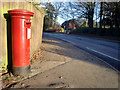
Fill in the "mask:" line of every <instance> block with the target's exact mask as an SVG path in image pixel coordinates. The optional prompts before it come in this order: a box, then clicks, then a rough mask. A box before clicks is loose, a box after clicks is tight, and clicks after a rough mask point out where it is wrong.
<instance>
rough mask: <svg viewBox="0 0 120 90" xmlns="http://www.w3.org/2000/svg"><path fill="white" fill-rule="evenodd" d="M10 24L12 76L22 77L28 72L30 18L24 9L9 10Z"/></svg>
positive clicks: (31, 13)
mask: <svg viewBox="0 0 120 90" xmlns="http://www.w3.org/2000/svg"><path fill="white" fill-rule="evenodd" d="M8 13H9V14H10V15H11V24H12V51H13V60H12V61H13V74H14V75H20V76H24V75H26V74H28V73H29V72H30V39H31V28H30V27H31V22H30V20H31V16H33V15H34V13H33V12H30V11H28V10H24V9H16V10H9V11H8Z"/></svg>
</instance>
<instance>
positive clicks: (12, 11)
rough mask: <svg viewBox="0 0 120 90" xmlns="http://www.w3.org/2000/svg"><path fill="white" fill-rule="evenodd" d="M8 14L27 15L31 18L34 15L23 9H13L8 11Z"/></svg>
mask: <svg viewBox="0 0 120 90" xmlns="http://www.w3.org/2000/svg"><path fill="white" fill-rule="evenodd" d="M8 13H9V14H11V15H19V14H20V15H21V14H22V15H29V16H33V15H34V13H33V12H31V11H28V10H25V9H14V10H9V11H8Z"/></svg>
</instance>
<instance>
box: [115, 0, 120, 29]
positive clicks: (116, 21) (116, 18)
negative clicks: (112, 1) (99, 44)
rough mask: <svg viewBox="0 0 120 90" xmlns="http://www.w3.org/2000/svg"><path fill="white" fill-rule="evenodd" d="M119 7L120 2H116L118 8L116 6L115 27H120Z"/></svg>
mask: <svg viewBox="0 0 120 90" xmlns="http://www.w3.org/2000/svg"><path fill="white" fill-rule="evenodd" d="M118 12H120V11H119V9H118V2H116V8H115V27H116V28H119V23H118V22H119V21H118V18H119V13H118Z"/></svg>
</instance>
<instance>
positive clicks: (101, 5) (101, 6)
mask: <svg viewBox="0 0 120 90" xmlns="http://www.w3.org/2000/svg"><path fill="white" fill-rule="evenodd" d="M102 14H103V2H101V3H100V29H101V28H102Z"/></svg>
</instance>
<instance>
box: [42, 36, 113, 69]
mask: <svg viewBox="0 0 120 90" xmlns="http://www.w3.org/2000/svg"><path fill="white" fill-rule="evenodd" d="M42 42H43V43H45V44H47V45H53V46H57V47H61V49H59V48H58V49H56V48H50V49H49V50H47V49H46V51H47V52H51V53H55V54H59V55H63V56H67V57H70V58H73V59H75V60H81V61H84V62H88V63H91V64H95V65H98V66H101V67H105V68H109V69H113V68H112V67H110V66H109V65H107V64H106V63H103V62H104V61H102V60H100V59H99V58H97V57H95V56H93V55H90V54H89V53H86V52H85V51H83V50H81V49H79V48H77V47H74V46H73V45H71V44H69V43H66V42H63V41H60V40H58V39H55V38H52V37H50V36H46V35H43V41H42Z"/></svg>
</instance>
